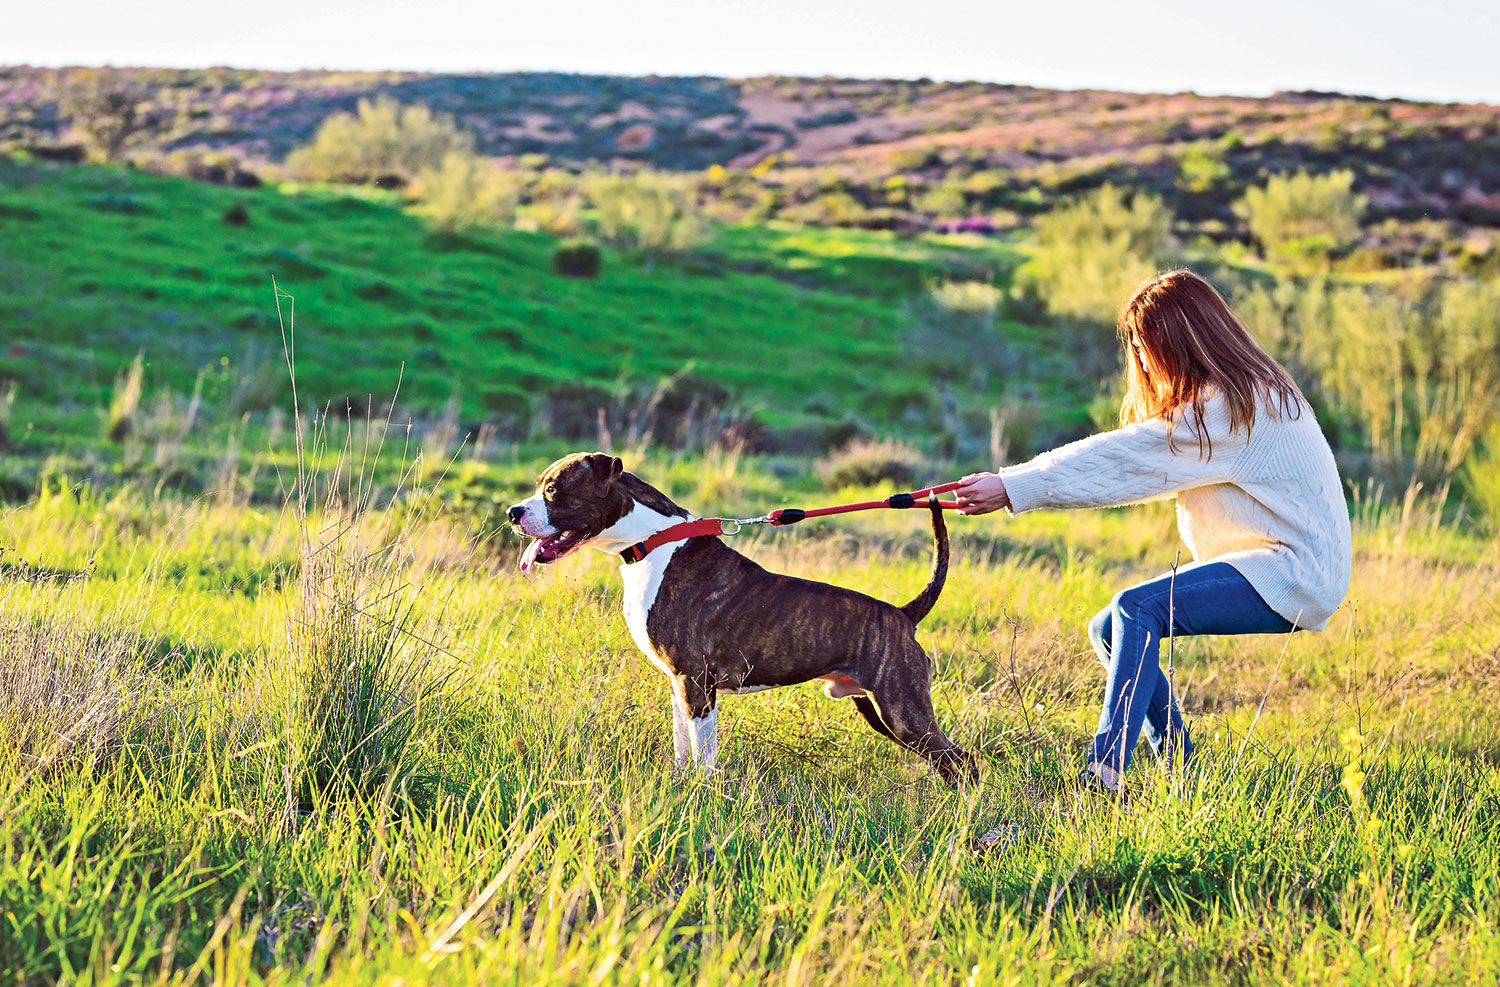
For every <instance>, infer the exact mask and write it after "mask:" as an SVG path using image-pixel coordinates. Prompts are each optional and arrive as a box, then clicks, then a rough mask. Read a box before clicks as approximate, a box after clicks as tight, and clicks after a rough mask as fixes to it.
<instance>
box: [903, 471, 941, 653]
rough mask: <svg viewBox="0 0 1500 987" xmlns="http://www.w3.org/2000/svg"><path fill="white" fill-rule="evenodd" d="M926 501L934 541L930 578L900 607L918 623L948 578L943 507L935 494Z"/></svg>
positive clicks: (927, 611) (930, 609) (935, 599)
mask: <svg viewBox="0 0 1500 987" xmlns="http://www.w3.org/2000/svg"><path fill="white" fill-rule="evenodd" d="M927 503H928V505H929V506H930V507H931V509H932V540H933V541H934V542H935V543H936V544H935V545H934V548H933V553H932V578H931V579H929V580H927V585H926V586H924V587H923V588H922V592H920V593H918V594H917V598H916V599H915V600H912V601H911V602H910V603H908V604H907V605H906V606H904V607H902V608H901V612H902V613H904V614H906V616H907V617H909V618H911V622H912V623H913V624H917V623H920V622H921V620H922V618H923V617H925V616H927V614H928V613H930V612H931V611H932V608H933V605H934V604H936V603H937V601H938V596H939V595H940V594H941V593H942V592H943V583H944V582H945V581H946V580H947V578H948V525H947V523H946V522H944V521H943V509H942V508H941V507H939V506H938V501H937V496H936V495H935V494H934V495H933V496H931V497H929V498H928V500H927Z"/></svg>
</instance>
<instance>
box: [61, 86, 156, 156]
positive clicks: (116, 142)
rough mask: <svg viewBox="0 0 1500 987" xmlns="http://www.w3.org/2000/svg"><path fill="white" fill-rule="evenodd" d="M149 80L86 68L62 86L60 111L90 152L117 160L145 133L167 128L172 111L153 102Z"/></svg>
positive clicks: (153, 94) (147, 134) (153, 93)
mask: <svg viewBox="0 0 1500 987" xmlns="http://www.w3.org/2000/svg"><path fill="white" fill-rule="evenodd" d="M154 96H155V91H154V90H153V88H152V86H151V85H150V84H148V83H146V82H142V81H138V80H133V79H130V78H128V77H126V76H125V75H124V74H122V73H115V72H110V71H106V70H101V69H84V70H83V71H82V72H81V73H80V74H79V75H78V76H76V77H75V78H74V79H73V80H72V81H71V82H70V83H69V85H68V86H67V88H66V89H64V90H63V92H62V94H61V97H60V98H59V100H58V111H59V112H60V113H61V114H62V115H63V116H65V117H67V119H68V123H69V124H70V125H71V126H72V128H73V130H74V131H75V132H77V133H78V134H79V135H80V136H81V137H82V138H83V140H84V142H85V144H86V145H87V146H88V148H89V151H90V153H91V155H92V156H93V157H95V158H97V159H101V160H104V161H117V160H119V159H120V157H121V156H122V155H123V154H124V152H125V150H126V148H127V147H129V146H130V145H131V144H133V143H135V142H137V140H138V139H139V138H140V137H142V136H149V135H152V134H157V133H161V132H164V131H165V130H166V129H167V128H168V127H169V126H170V125H171V122H172V116H173V114H172V112H171V110H170V109H168V108H167V107H163V106H159V105H157V104H156V103H155V102H154Z"/></svg>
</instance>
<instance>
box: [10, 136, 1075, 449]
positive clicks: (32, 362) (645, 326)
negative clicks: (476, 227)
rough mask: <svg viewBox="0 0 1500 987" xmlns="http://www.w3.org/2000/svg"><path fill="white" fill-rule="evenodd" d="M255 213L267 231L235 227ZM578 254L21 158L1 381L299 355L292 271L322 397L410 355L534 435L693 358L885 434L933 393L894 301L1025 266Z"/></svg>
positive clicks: (926, 257) (957, 250) (383, 382)
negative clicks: (578, 265)
mask: <svg viewBox="0 0 1500 987" xmlns="http://www.w3.org/2000/svg"><path fill="white" fill-rule="evenodd" d="M236 202H244V203H245V204H246V205H247V207H248V210H249V214H250V217H251V223H250V225H249V226H246V227H235V226H228V225H225V224H224V223H223V222H222V216H223V214H224V212H225V210H226V209H227V208H229V207H230V206H231V205H232V204H234V203H236ZM555 245H556V241H555V239H554V238H552V237H550V236H546V235H543V234H528V233H521V232H513V231H512V232H505V233H499V234H490V233H476V234H473V235H463V236H452V235H448V236H444V235H432V234H428V233H427V232H426V230H425V229H424V228H423V227H422V225H421V224H420V222H419V221H418V220H417V219H416V218H414V217H412V216H410V215H407V214H406V213H404V212H403V211H402V210H401V209H400V204H399V201H396V200H394V199H392V198H391V197H389V196H380V195H378V194H377V195H373V196H372V195H368V194H359V193H356V192H354V191H350V190H320V189H301V190H298V189H289V192H287V193H283V192H280V191H277V190H272V189H262V190H257V191H250V192H246V191H238V190H227V189H222V188H218V187H214V186H209V185H203V184H196V183H191V182H187V181H185V180H180V179H171V178H162V177H156V176H151V175H147V174H144V173H138V172H129V171H123V170H115V169H93V168H63V169H58V168H52V167H46V166H42V165H17V164H14V163H11V164H3V163H0V264H3V269H4V276H3V278H0V324H3V325H5V326H6V328H7V330H8V339H9V345H8V347H7V349H6V351H5V352H0V376H6V377H14V378H15V379H17V380H19V381H21V383H22V390H21V394H20V395H19V401H20V402H21V403H22V404H23V405H24V404H25V403H27V402H31V403H47V404H55V403H57V402H58V401H63V402H66V403H69V404H74V405H85V406H87V405H90V404H99V403H102V402H103V401H104V400H105V398H106V394H107V391H108V389H109V387H110V386H111V385H112V383H113V381H114V377H115V373H116V371H117V370H118V368H119V367H121V366H123V365H124V364H126V363H128V362H129V361H130V359H132V358H133V357H134V355H135V354H136V353H137V352H138V351H139V352H143V353H144V354H145V358H146V362H147V370H148V374H147V386H148V389H149V388H151V387H156V388H170V389H173V390H176V391H179V392H184V393H185V392H187V391H188V390H190V389H191V387H192V385H193V381H194V378H195V376H196V374H197V373H198V371H199V370H200V369H201V368H203V367H209V368H211V369H212V370H214V371H218V370H219V369H220V368H221V367H222V365H223V364H222V361H224V360H228V361H229V362H230V363H231V364H234V365H238V364H242V363H244V361H245V359H246V355H247V351H248V350H250V349H252V348H254V349H256V350H258V351H259V353H260V354H262V357H266V356H267V355H269V357H270V358H271V359H273V360H279V356H280V350H281V333H280V329H279V325H278V321H277V316H276V311H275V304H274V298H273V296H272V292H271V281H272V278H273V277H274V278H275V279H276V282H277V284H278V285H279V286H280V287H281V288H282V289H283V290H284V291H286V292H289V293H291V294H292V295H294V296H295V298H296V314H297V326H298V332H297V340H296V343H297V347H296V348H297V360H298V366H299V369H300V377H301V383H302V385H303V390H304V398H307V399H309V400H310V401H312V402H313V403H319V402H322V401H328V400H341V399H343V398H344V397H345V396H348V395H354V396H360V395H365V394H374V395H377V396H383V397H388V396H389V395H390V394H391V393H392V392H393V390H394V383H395V381H396V379H397V376H398V374H399V373H400V368H401V367H402V365H403V364H404V365H405V373H404V379H403V384H402V397H403V407H409V408H414V409H416V410H418V411H423V410H425V411H428V412H432V411H436V410H437V409H440V408H442V407H443V406H444V404H445V403H446V402H447V401H448V400H449V398H450V397H451V396H452V395H453V394H454V393H455V392H456V393H457V396H458V398H459V400H460V402H461V408H462V413H463V415H464V417H465V418H466V420H475V421H477V420H483V419H485V418H495V417H500V418H510V419H514V418H516V417H518V416H519V417H520V418H521V419H522V422H523V424H524V420H525V418H526V416H527V415H530V414H532V413H534V412H535V411H537V410H538V407H539V404H540V399H541V397H542V396H543V395H544V394H545V393H546V392H547V391H549V390H550V389H551V388H553V387H555V386H556V385H558V384H559V383H561V382H578V381H591V382H594V383H598V384H604V385H613V384H615V383H617V382H620V381H625V382H632V383H633V382H641V381H644V382H646V383H654V382H655V381H656V380H657V379H658V378H660V377H662V376H665V375H668V374H672V373H675V372H678V371H680V370H682V369H683V368H684V367H691V368H692V371H693V372H694V373H697V374H700V375H703V376H706V377H709V378H712V379H715V380H717V381H719V382H720V383H722V384H725V385H727V386H728V387H730V388H731V390H732V391H733V392H734V393H736V394H738V395H740V402H741V403H743V404H744V405H746V406H747V407H748V408H750V409H752V410H754V411H756V412H757V413H758V414H759V415H760V417H761V418H762V419H763V420H765V421H766V422H767V423H768V424H770V425H772V426H784V425H790V424H796V423H800V422H805V421H808V420H809V419H810V418H811V419H824V420H826V419H835V420H836V419H838V418H840V417H842V416H846V415H856V416H861V417H863V418H864V419H865V420H867V421H869V422H874V423H881V422H887V421H890V420H891V419H895V418H898V417H899V416H901V415H902V414H903V413H905V412H907V411H908V410H909V409H910V408H911V407H912V406H913V405H916V406H918V407H919V409H925V407H926V404H927V401H928V398H927V395H926V393H925V389H924V386H923V385H924V384H925V381H924V379H923V378H922V377H921V376H920V375H918V374H914V373H913V372H912V370H911V369H910V368H909V367H907V366H906V365H905V360H904V359H903V353H902V347H901V337H902V333H903V332H904V330H905V326H904V325H903V323H902V320H901V317H900V311H899V305H896V304H893V303H894V302H896V301H898V300H899V299H900V298H901V297H903V296H905V295H908V294H910V293H911V292H913V291H916V290H920V289H921V287H922V285H923V284H924V283H925V282H927V281H930V280H933V279H937V278H940V277H943V276H945V275H951V274H953V273H955V272H961V273H963V274H965V275H967V276H975V275H976V274H977V275H981V276H984V275H986V273H987V272H988V275H989V276H993V273H994V272H996V271H998V270H1003V269H1004V268H1005V267H1006V265H1007V263H1008V258H1009V253H1008V250H1007V248H1005V247H1003V246H983V245H975V244H963V243H958V242H952V241H944V240H943V239H941V238H938V239H934V240H921V241H901V240H896V239H895V238H893V237H891V236H889V235H884V234H873V233H858V232H852V233H849V232H841V233H828V232H820V233H803V232H799V231H795V230H783V231H777V230H770V229H765V228H751V227H745V228H735V229H730V230H726V231H725V232H724V233H723V235H722V244H713V245H710V247H709V249H708V250H707V251H706V253H705V254H703V255H701V256H700V257H698V258H689V259H688V260H687V261H685V262H682V263H661V262H657V263H655V264H651V263H647V262H645V261H643V260H642V259H641V258H638V257H631V256H621V255H618V254H609V255H608V256H607V258H606V261H605V265H604V271H603V273H602V274H601V276H600V277H599V278H598V279H595V280H586V281H580V280H573V279H568V278H563V277H560V276H558V275H556V274H554V273H553V272H552V271H551V267H550V259H551V253H552V250H553V249H554V247H555ZM742 268H743V269H746V270H749V271H751V272H752V273H745V272H744V271H743V270H742ZM1060 380H1061V378H1059V380H1058V381H1054V382H1053V383H1052V384H1051V385H1050V386H1052V387H1054V388H1057V387H1065V384H1063V383H1061V382H1059V381H1060ZM215 383H216V381H214V380H212V379H211V380H210V384H211V385H213V384H215ZM221 386H222V385H221ZM809 408H812V409H822V410H821V411H819V410H812V411H809ZM18 414H19V412H18ZM512 427H513V428H514V427H515V425H514V424H512Z"/></svg>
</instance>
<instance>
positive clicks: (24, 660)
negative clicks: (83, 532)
mask: <svg viewBox="0 0 1500 987" xmlns="http://www.w3.org/2000/svg"><path fill="white" fill-rule="evenodd" d="M29 571H30V572H31V573H32V574H33V575H32V576H30V577H29V578H28V577H27V575H26V573H27V572H28V570H27V569H20V568H18V567H10V568H8V569H7V571H6V573H5V575H6V576H7V577H8V578H9V579H11V580H15V579H17V578H18V577H19V578H20V579H22V580H25V582H20V583H18V582H15V581H12V582H10V583H9V586H8V588H7V590H6V592H5V593H4V594H3V596H0V744H4V746H5V748H6V753H7V754H15V755H18V756H19V757H20V758H21V760H22V763H23V764H24V765H25V766H27V767H28V768H45V767H47V766H50V765H53V764H56V763H59V762H62V761H67V762H70V763H76V762H79V761H81V762H84V763H88V764H91V763H94V762H96V761H98V760H99V759H101V758H104V757H108V756H109V755H111V754H113V753H117V752H119V751H120V750H122V749H124V748H125V747H126V746H128V745H129V744H130V743H132V741H133V740H134V739H136V738H137V731H138V730H139V729H140V728H142V727H144V726H146V725H147V723H148V721H149V720H150V719H152V718H153V717H154V716H155V715H156V714H158V713H159V712H160V710H161V705H160V704H161V701H162V698H163V692H162V690H161V688H160V684H159V682H158V681H157V680H156V679H155V678H154V677H153V676H152V675H151V674H150V671H149V665H150V657H149V656H150V655H151V653H152V651H153V650H154V649H153V642H152V641H151V640H150V638H149V637H148V636H147V635H146V634H145V633H144V632H143V629H142V628H143V626H144V622H143V615H144V597H143V598H141V599H137V600H135V601H130V602H128V603H127V604H126V605H124V606H123V607H118V608H106V607H105V606H103V605H102V604H99V603H97V602H94V601H93V600H91V599H90V596H89V594H88V592H87V586H86V581H85V577H86V576H87V573H88V570H83V571H80V572H77V573H61V572H56V571H49V570H40V569H35V568H31V569H30V570H29ZM27 583H30V585H27Z"/></svg>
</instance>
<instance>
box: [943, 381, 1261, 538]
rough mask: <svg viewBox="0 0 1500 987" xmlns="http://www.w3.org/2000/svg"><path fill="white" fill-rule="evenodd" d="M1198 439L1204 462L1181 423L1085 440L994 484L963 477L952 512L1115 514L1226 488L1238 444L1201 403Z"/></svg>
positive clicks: (1241, 447)
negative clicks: (1102, 510) (1112, 510)
mask: <svg viewBox="0 0 1500 987" xmlns="http://www.w3.org/2000/svg"><path fill="white" fill-rule="evenodd" d="M1202 431H1203V432H1205V433H1206V434H1207V437H1208V439H1209V440H1210V441H1211V443H1212V455H1203V454H1200V445H1199V439H1198V437H1197V436H1196V435H1195V434H1194V431H1193V429H1192V428H1191V427H1190V426H1189V425H1188V424H1187V423H1183V422H1179V423H1178V425H1177V428H1176V430H1175V432H1173V431H1171V430H1169V428H1168V425H1167V422H1166V421H1165V420H1163V419H1160V418H1155V419H1150V420H1148V421H1143V422H1136V423H1135V424H1133V425H1127V426H1125V427H1124V428H1120V429H1115V430H1114V431H1110V432H1101V433H1100V434H1098V435H1091V436H1089V437H1088V438H1086V439H1080V440H1078V441H1077V442H1070V443H1068V444H1067V445H1064V446H1059V447H1058V448H1056V449H1053V450H1052V451H1050V452H1044V453H1042V454H1041V455H1040V456H1037V457H1036V458H1035V459H1033V460H1031V461H1030V462H1027V463H1022V464H1020V465H1019V466H1010V467H1007V468H1005V469H1003V470H1001V471H1000V473H999V475H998V476H997V475H995V474H990V473H980V474H974V475H971V476H968V477H965V478H964V480H965V483H964V486H962V487H960V488H959V489H958V503H959V510H960V511H961V512H962V513H964V514H987V513H989V512H990V511H994V510H998V509H999V508H1001V507H1006V508H1009V509H1010V511H1011V513H1012V514H1019V513H1021V512H1022V511H1029V510H1032V509H1033V508H1037V507H1053V508H1072V507H1119V506H1122V505H1124V504H1135V503H1140V502H1141V501H1146V500H1155V499H1158V498H1161V497H1169V496H1171V495H1173V494H1175V493H1179V492H1180V491H1183V490H1187V489H1189V488H1191V487H1200V486H1206V485H1208V484H1211V483H1223V482H1225V481H1228V480H1232V479H1233V478H1234V477H1235V475H1236V470H1237V467H1238V465H1239V463H1240V460H1241V458H1242V457H1243V455H1244V452H1245V436H1244V435H1243V433H1233V432H1231V430H1230V427H1229V416H1228V413H1227V410H1226V409H1225V408H1224V407H1223V404H1222V402H1220V401H1214V400H1210V401H1209V402H1208V403H1207V406H1206V407H1205V409H1204V421H1203V425H1202ZM1174 442H1175V445H1176V450H1175V451H1173V448H1172V444H1173V443H1174Z"/></svg>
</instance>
